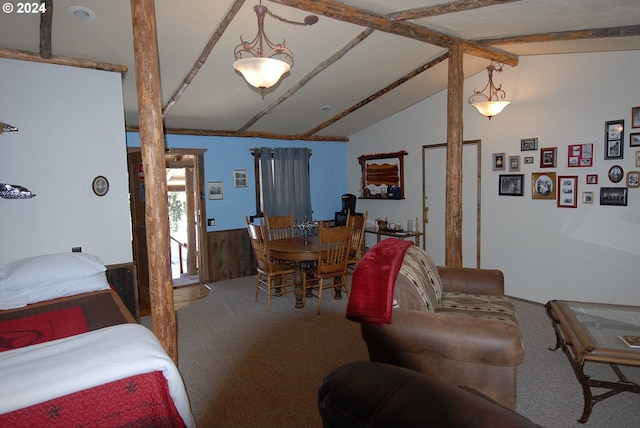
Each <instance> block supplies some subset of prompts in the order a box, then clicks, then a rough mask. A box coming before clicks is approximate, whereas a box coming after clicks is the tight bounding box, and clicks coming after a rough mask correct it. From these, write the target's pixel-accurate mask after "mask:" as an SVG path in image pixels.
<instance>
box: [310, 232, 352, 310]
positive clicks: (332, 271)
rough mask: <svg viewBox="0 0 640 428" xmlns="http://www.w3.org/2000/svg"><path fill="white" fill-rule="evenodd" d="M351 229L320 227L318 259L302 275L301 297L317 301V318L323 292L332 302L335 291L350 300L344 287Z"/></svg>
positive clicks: (347, 287) (347, 286)
mask: <svg viewBox="0 0 640 428" xmlns="http://www.w3.org/2000/svg"><path fill="white" fill-rule="evenodd" d="M352 229H353V227H352V226H338V227H323V225H322V224H320V228H319V242H318V258H317V262H316V265H315V266H313V267H311V268H309V269H307V270H306V271H305V272H304V277H303V283H302V284H303V288H304V293H303V295H304V297H303V299H305V298H306V297H317V298H318V314H320V308H321V307H322V292H323V291H324V290H331V298H333V297H334V293H335V290H336V289H340V290H344V292H345V294H346V295H347V297H349V285H348V283H347V261H348V258H349V250H350V248H351V235H352Z"/></svg>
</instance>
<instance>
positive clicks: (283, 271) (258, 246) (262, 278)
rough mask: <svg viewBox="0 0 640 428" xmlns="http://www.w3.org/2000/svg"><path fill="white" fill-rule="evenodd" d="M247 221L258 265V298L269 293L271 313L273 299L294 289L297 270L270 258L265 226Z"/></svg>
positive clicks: (268, 302)
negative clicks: (289, 289)
mask: <svg viewBox="0 0 640 428" xmlns="http://www.w3.org/2000/svg"><path fill="white" fill-rule="evenodd" d="M246 221H247V231H248V232H249V239H250V240H251V246H252V247H253V252H254V253H255V256H256V261H257V264H258V267H257V271H258V279H257V280H256V298H255V301H256V302H257V301H258V296H259V294H260V291H263V292H265V293H267V311H269V312H271V297H272V296H283V295H286V294H287V288H289V287H293V286H294V283H293V277H294V273H295V269H294V267H293V266H292V265H286V264H281V263H276V262H275V261H274V260H272V259H271V258H270V257H269V242H268V240H267V239H266V236H265V231H264V226H263V225H262V224H259V225H258V224H253V223H251V222H250V221H249V219H248V218H247V219H246Z"/></svg>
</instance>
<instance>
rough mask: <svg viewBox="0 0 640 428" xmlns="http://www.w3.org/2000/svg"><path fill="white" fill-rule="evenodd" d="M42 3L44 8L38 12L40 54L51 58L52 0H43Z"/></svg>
mask: <svg viewBox="0 0 640 428" xmlns="http://www.w3.org/2000/svg"><path fill="white" fill-rule="evenodd" d="M42 4H44V7H45V8H46V10H45V12H44V13H42V14H40V56H41V57H42V58H51V55H52V51H51V26H52V25H53V0H43V1H42Z"/></svg>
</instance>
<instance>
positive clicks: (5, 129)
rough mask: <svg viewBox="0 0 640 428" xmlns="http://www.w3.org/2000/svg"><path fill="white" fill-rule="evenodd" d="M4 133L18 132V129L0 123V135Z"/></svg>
mask: <svg viewBox="0 0 640 428" xmlns="http://www.w3.org/2000/svg"><path fill="white" fill-rule="evenodd" d="M5 132H18V128H16V127H15V126H12V125H9V124H8V123H4V122H0V134H2V133H5Z"/></svg>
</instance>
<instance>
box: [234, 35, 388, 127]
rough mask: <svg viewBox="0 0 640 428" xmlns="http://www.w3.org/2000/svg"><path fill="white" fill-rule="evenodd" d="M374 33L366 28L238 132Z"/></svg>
mask: <svg viewBox="0 0 640 428" xmlns="http://www.w3.org/2000/svg"><path fill="white" fill-rule="evenodd" d="M374 31H375V30H373V28H366V29H365V30H364V31H363V32H361V33H360V34H359V35H357V36H356V37H354V38H353V39H352V40H351V41H349V43H347V44H346V45H344V46H343V47H342V48H341V49H340V50H339V51H337V52H336V53H334V54H333V55H331V56H330V57H329V58H327V59H325V60H324V61H322V62H321V63H320V64H318V65H317V66H316V67H315V68H314V69H313V70H311V71H310V72H309V73H307V75H306V76H304V77H303V78H302V79H300V81H299V82H298V83H296V84H295V85H293V87H291V88H290V89H289V90H287V92H285V93H284V94H282V95H280V96H279V97H278V98H277V99H276V100H275V101H274V102H272V103H271V104H269V105H268V106H267V107H265V108H264V109H262V111H260V112H258V113H257V114H256V115H254V116H253V117H252V118H251V119H249V121H248V122H247V123H245V124H244V125H243V126H242V127H240V128H239V129H238V131H241V132H242V131H246V130H247V129H249V127H250V126H251V125H253V124H254V123H256V122H257V121H258V120H260V118H261V117H263V116H264V115H266V114H267V113H269V112H270V111H271V110H273V109H274V108H276V107H277V106H279V105H280V104H282V103H283V102H284V101H285V100H286V99H287V98H289V97H291V96H292V95H293V94H295V93H296V92H298V90H299V89H301V88H302V87H303V86H304V85H306V84H307V82H309V80H311V79H313V78H314V77H316V76H317V75H318V74H320V73H321V72H323V71H324V70H326V69H327V67H329V66H330V65H331V64H333V63H334V62H336V61H338V60H339V59H340V58H342V57H343V56H344V55H345V54H346V53H347V52H349V51H350V50H351V49H353V48H354V47H356V46H357V45H359V44H360V42H362V41H363V40H364V39H366V38H367V37H369V35H371V33H373V32H374Z"/></svg>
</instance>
